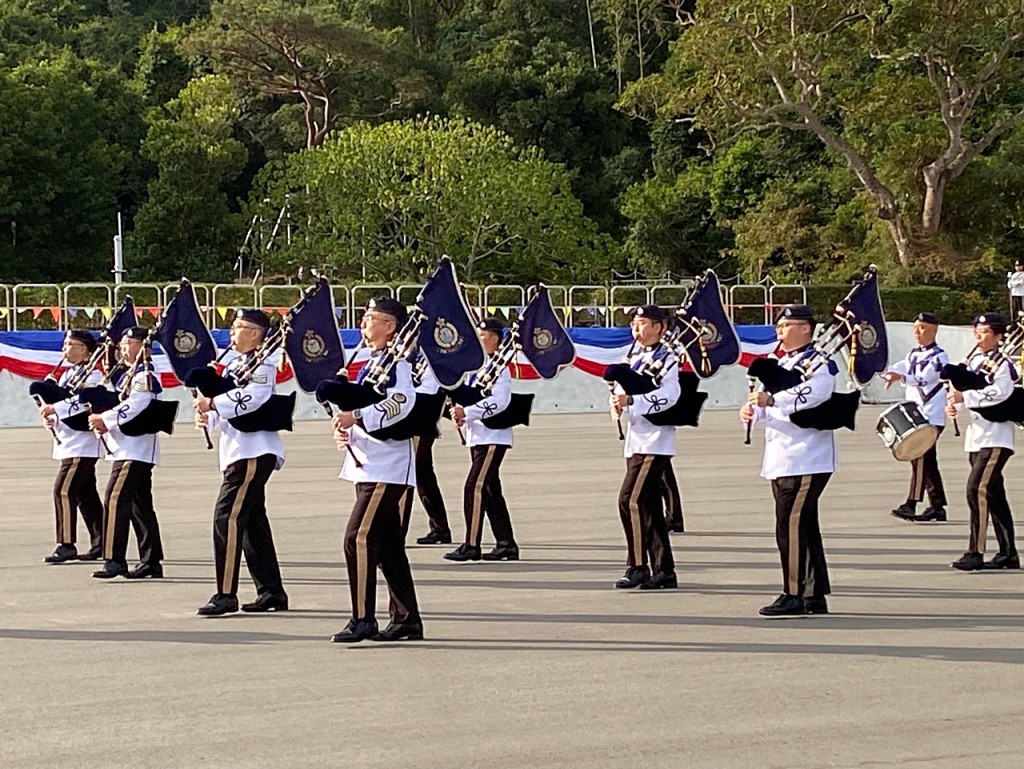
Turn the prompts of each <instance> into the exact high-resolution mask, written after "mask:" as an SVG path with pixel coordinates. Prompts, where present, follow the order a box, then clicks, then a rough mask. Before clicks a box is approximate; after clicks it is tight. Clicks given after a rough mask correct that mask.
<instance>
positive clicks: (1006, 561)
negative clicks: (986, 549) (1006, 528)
mask: <svg viewBox="0 0 1024 769" xmlns="http://www.w3.org/2000/svg"><path fill="white" fill-rule="evenodd" d="M981 568H982V569H985V570H986V571H996V570H998V569H1019V568H1020V556H1019V555H1003V554H1002V553H999V555H996V556H993V557H992V560H991V561H985V563H983V564H982V565H981Z"/></svg>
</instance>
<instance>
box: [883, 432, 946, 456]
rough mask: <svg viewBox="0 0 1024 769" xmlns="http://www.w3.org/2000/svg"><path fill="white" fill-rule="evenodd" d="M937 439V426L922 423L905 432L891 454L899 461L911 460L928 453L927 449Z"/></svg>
mask: <svg viewBox="0 0 1024 769" xmlns="http://www.w3.org/2000/svg"><path fill="white" fill-rule="evenodd" d="M938 439H939V428H937V427H936V426H935V425H922V426H921V427H918V428H916V429H914V430H912V431H911V432H909V433H907V434H905V435H904V436H903V438H902V440H900V441H899V442H897V444H896V445H895V446H893V447H892V455H893V456H894V457H896V459H898V460H899V461H900V462H911V461H913V460H915V459H917V458H918V457H923V456H924V455H925V454H927V453H928V449H930V448H931V447H932V446H934V445H935V442H936V441H937V440H938Z"/></svg>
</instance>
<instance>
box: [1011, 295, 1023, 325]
mask: <svg viewBox="0 0 1024 769" xmlns="http://www.w3.org/2000/svg"><path fill="white" fill-rule="evenodd" d="M1019 312H1024V296H1011V297H1010V322H1011V323H1015V322H1016V321H1017V313H1019Z"/></svg>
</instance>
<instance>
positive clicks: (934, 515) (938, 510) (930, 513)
mask: <svg viewBox="0 0 1024 769" xmlns="http://www.w3.org/2000/svg"><path fill="white" fill-rule="evenodd" d="M914 520H915V521H917V522H918V523H927V522H928V521H942V522H945V520H946V508H944V507H926V508H925V509H924V512H923V513H921V514H920V515H915V516H914Z"/></svg>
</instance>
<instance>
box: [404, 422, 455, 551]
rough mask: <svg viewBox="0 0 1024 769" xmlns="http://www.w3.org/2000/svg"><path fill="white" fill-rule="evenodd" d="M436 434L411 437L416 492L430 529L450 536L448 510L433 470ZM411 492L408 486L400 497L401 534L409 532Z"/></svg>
mask: <svg viewBox="0 0 1024 769" xmlns="http://www.w3.org/2000/svg"><path fill="white" fill-rule="evenodd" d="M436 440H437V436H436V435H427V436H422V437H418V438H413V439H412V445H413V450H414V451H415V453H416V494H417V495H418V496H419V498H420V502H421V503H422V505H423V509H424V510H425V511H426V513H427V520H428V521H429V522H430V531H431V533H433V534H444V535H446V536H451V533H452V530H451V527H450V526H449V525H448V511H447V509H445V506H444V497H442V496H441V487H440V486H439V485H438V483H437V473H436V472H434V451H433V449H434V441H436ZM412 502H413V493H412V488H410V489H409V490H408V491H407V492H406V493H405V495H404V496H403V497H402V535H403V536H404V535H406V534H408V533H409V522H410V520H411V519H412Z"/></svg>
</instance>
